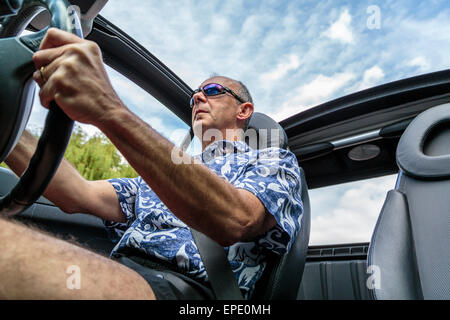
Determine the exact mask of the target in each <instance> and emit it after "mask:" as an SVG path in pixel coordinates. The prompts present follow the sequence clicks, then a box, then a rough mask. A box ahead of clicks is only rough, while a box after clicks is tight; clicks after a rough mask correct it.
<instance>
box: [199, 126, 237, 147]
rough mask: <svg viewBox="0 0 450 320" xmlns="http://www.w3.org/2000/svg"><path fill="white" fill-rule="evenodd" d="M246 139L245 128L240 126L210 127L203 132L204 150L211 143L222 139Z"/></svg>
mask: <svg viewBox="0 0 450 320" xmlns="http://www.w3.org/2000/svg"><path fill="white" fill-rule="evenodd" d="M243 139H244V130H242V129H239V128H233V129H223V130H219V129H209V130H206V131H205V132H204V133H203V139H200V140H201V141H202V151H203V150H205V149H206V147H207V146H209V145H210V144H211V143H213V142H215V141H220V140H227V141H242V140H243Z"/></svg>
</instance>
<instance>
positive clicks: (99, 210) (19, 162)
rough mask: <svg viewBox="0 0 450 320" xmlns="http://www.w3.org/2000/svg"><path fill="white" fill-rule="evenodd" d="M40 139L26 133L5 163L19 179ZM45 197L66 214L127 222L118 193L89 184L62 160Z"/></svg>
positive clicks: (102, 183)
mask: <svg viewBox="0 0 450 320" xmlns="http://www.w3.org/2000/svg"><path fill="white" fill-rule="evenodd" d="M36 145H37V139H36V138H35V137H34V136H33V135H32V134H31V133H29V132H28V131H24V133H23V135H22V137H21V138H20V140H19V143H18V144H17V145H16V147H15V148H14V150H13V151H12V152H11V154H10V155H9V156H8V158H7V159H6V160H5V162H6V164H7V165H8V166H9V167H10V168H11V170H12V171H14V173H16V175H18V176H19V177H20V176H21V175H22V173H23V172H24V171H25V169H26V168H27V166H28V163H29V162H30V159H31V157H32V156H33V153H34V150H35V149H36ZM44 196H45V197H46V198H47V199H49V200H50V201H52V202H53V203H54V204H55V205H56V206H58V207H59V208H60V209H61V210H63V211H64V212H67V213H77V212H83V213H90V214H93V215H96V216H98V217H100V218H102V219H106V220H110V221H119V222H124V221H125V215H124V214H123V212H122V210H121V208H120V205H119V201H118V199H117V195H116V192H115V190H114V188H113V186H112V185H111V184H110V183H109V182H108V181H88V180H86V179H84V178H83V177H82V176H81V175H80V174H79V173H78V171H77V170H76V169H75V168H74V167H73V166H72V164H70V163H69V162H68V161H67V160H65V159H63V160H62V161H61V164H60V166H59V168H58V170H57V171H56V173H55V175H54V177H53V179H52V180H51V182H50V184H49V185H48V187H47V189H46V190H45V192H44Z"/></svg>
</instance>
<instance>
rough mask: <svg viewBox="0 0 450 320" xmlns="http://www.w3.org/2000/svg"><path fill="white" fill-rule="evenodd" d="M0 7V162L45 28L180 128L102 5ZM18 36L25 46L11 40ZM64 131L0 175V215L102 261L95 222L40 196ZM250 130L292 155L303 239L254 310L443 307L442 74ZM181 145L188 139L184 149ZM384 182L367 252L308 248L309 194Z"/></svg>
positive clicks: (445, 105) (158, 71) (57, 122)
mask: <svg viewBox="0 0 450 320" xmlns="http://www.w3.org/2000/svg"><path fill="white" fill-rule="evenodd" d="M4 2H5V3H7V4H9V6H4V7H2V9H1V11H0V14H1V15H3V18H0V23H1V27H0V48H1V50H0V63H1V65H2V66H5V67H2V74H1V78H0V87H1V88H2V89H1V93H0V103H1V106H0V121H1V129H0V162H1V161H4V159H5V158H6V156H7V155H8V153H9V152H10V151H11V150H12V148H13V147H14V145H15V143H17V140H18V138H20V135H21V133H22V132H23V130H24V128H25V125H26V123H27V120H28V117H29V115H30V112H31V105H32V98H33V93H34V89H33V88H34V84H33V83H32V81H30V76H31V74H32V72H33V71H34V69H33V68H34V66H33V65H32V62H31V55H32V53H33V51H36V50H37V48H38V46H39V43H40V40H42V38H43V35H44V34H45V31H46V28H47V26H48V25H49V24H50V25H52V26H55V27H58V28H61V29H64V30H68V31H70V32H74V33H75V34H78V35H80V36H84V37H85V38H87V39H89V40H92V41H95V42H96V43H97V44H98V45H99V46H100V48H101V50H102V53H103V57H104V62H105V64H107V65H109V66H110V67H112V68H114V69H115V70H116V71H118V72H119V73H121V74H123V75H124V76H126V77H127V78H128V79H129V81H132V82H134V83H135V84H137V85H138V86H140V87H141V88H142V89H144V90H145V91H146V92H148V93H149V94H151V95H152V96H153V97H155V98H156V99H157V100H159V101H160V102H161V103H162V104H163V105H164V106H166V107H167V108H168V109H169V110H171V111H172V112H173V113H174V114H175V115H177V116H178V117H179V118H180V119H181V120H182V121H184V122H185V123H186V124H187V125H190V122H191V109H190V108H189V99H190V94H191V92H192V88H190V87H189V86H188V85H187V84H186V83H184V82H183V80H182V79H180V78H179V77H178V76H177V75H176V74H174V73H173V72H172V71H171V70H170V69H169V68H167V67H166V66H165V65H164V64H163V63H162V62H161V61H159V60H158V59H157V58H156V57H155V56H154V55H152V54H151V53H150V52H149V51H148V50H147V49H145V48H144V47H143V46H142V45H140V44H139V43H137V42H136V41H135V40H134V39H132V38H131V37H130V36H128V35H127V34H126V33H124V32H123V31H122V30H120V29H119V28H118V27H117V26H115V25H113V24H112V23H111V22H110V21H108V20H107V19H105V18H104V17H102V16H101V15H100V14H99V12H100V11H101V8H102V7H103V5H104V4H105V3H106V0H105V1H93V0H72V1H70V3H69V2H67V1H66V0H40V1H38V0H30V1H29V0H24V1H23V3H22V1H4ZM16 3H19V5H16ZM61 4H64V6H63V7H61ZM70 4H73V5H77V6H78V7H79V8H80V12H81V17H82V19H81V20H80V22H79V23H78V22H77V23H72V24H71V23H67V21H69V20H68V19H67V14H68V12H69V11H67V10H66V8H67V7H68V6H69V5H70ZM5 8H6V9H5ZM61 8H63V9H61ZM8 10H9V16H6V13H5V12H6V11H8ZM24 29H26V30H27V31H28V34H27V35H25V36H22V37H20V38H19V37H17V36H18V35H20V34H21V32H22V31H23V30H24ZM72 125H73V123H72V121H71V120H70V119H68V118H67V117H66V116H65V115H64V114H63V113H62V112H61V111H60V110H59V108H58V107H57V106H56V105H53V106H52V108H51V110H50V112H49V114H48V116H47V120H46V124H45V128H44V131H43V134H42V136H41V140H40V145H39V146H38V150H37V151H36V153H35V156H34V158H33V160H32V162H31V163H30V166H29V168H28V169H27V171H26V173H25V174H24V175H23V176H22V177H20V178H18V177H16V176H15V175H14V173H12V172H11V171H10V170H9V169H6V168H0V197H1V200H0V210H1V213H2V214H16V213H17V214H16V216H15V219H17V220H20V221H23V222H25V223H28V224H32V225H36V226H39V227H40V228H43V229H45V230H47V231H49V232H51V233H53V234H55V235H58V236H60V237H62V238H64V239H72V238H75V239H76V240H77V241H78V242H80V243H81V244H82V245H84V246H86V247H88V248H90V249H91V250H93V251H96V252H99V253H101V254H103V255H108V254H109V252H110V251H111V249H112V248H113V246H114V244H113V243H112V242H111V241H110V240H109V238H108V236H107V233H106V230H105V229H104V227H103V223H102V221H101V220H100V219H99V218H96V217H93V216H90V215H87V214H83V213H78V214H71V215H67V214H64V213H63V212H62V211H61V210H60V209H58V208H57V207H56V206H54V205H53V204H52V203H51V202H50V201H48V200H47V199H45V198H44V197H42V196H41V195H42V192H43V190H44V189H45V186H46V185H47V183H48V181H49V180H50V179H51V176H52V174H53V172H54V171H55V169H56V168H57V166H58V164H59V161H60V159H61V157H62V155H63V154H64V150H65V147H66V145H67V143H68V140H69V139H70V133H71V129H72ZM249 128H251V129H256V130H259V129H279V130H280V132H282V134H280V135H279V137H277V138H278V139H280V140H279V141H278V143H279V144H280V145H281V146H282V147H283V148H288V149H289V150H290V151H292V152H293V153H294V154H295V155H296V157H297V159H298V162H299V165H300V167H301V168H302V170H301V173H302V182H303V184H302V199H303V202H304V215H303V220H302V232H301V233H300V235H299V236H298V237H297V239H296V241H295V244H294V246H293V248H292V250H291V251H290V252H289V253H288V254H287V255H285V256H283V257H282V258H281V259H280V258H279V257H274V258H273V261H272V263H271V264H270V265H269V266H268V268H267V270H266V271H265V273H264V275H263V278H262V279H261V280H260V281H259V282H258V283H257V287H256V294H255V298H254V299H255V300H261V299H268V300H277V299H278V300H285V299H286V300H287V299H289V300H296V299H297V300H327V299H349V300H369V299H450V269H449V267H448V266H449V265H450V251H449V243H450V228H449V221H450V220H449V219H450V209H449V208H450V180H449V179H450V70H443V71H439V72H433V73H428V74H423V75H420V76H415V77H411V78H407V79H402V80H398V81H395V82H390V83H386V84H383V85H380V86H376V87H372V88H369V89H365V90H362V91H359V92H356V93H353V94H350V95H347V96H343V97H341V98H338V99H334V100H332V101H329V102H326V103H323V104H321V105H318V106H315V107H314V108H311V109H308V110H306V111H303V112H300V113H298V114H296V115H294V116H291V117H289V118H287V119H285V120H282V121H281V122H279V123H278V122H276V121H275V120H273V119H271V118H270V117H268V116H267V115H264V114H261V113H258V114H255V116H254V117H253V118H252V121H251V122H250V125H249ZM266 138H267V139H268V141H269V142H273V141H272V140H273V139H272V138H271V137H270V136H269V137H266ZM189 142H190V137H187V138H186V140H185V142H184V143H185V144H189ZM55 150H56V151H55ZM388 174H397V175H398V178H397V183H396V185H395V187H394V186H393V190H391V191H389V192H388V193H387V195H386V201H385V203H384V206H383V208H382V210H381V212H380V215H379V218H378V221H377V224H376V227H375V230H374V233H373V236H372V240H371V242H370V243H348V244H338V245H332V244H330V245H320V246H317V245H316V246H311V245H310V246H308V242H309V232H310V220H311V216H314V212H315V211H314V207H310V203H309V197H308V190H311V189H316V188H322V187H325V186H332V185H337V184H341V183H345V182H351V181H359V180H364V179H368V178H373V177H382V176H385V175H388ZM212 265H213V266H212V267H211V268H214V264H212ZM207 270H208V273H209V272H210V269H208V267H207ZM211 272H214V271H213V270H212V271H211ZM376 276H378V278H377V277H376ZM219 282H220V279H219Z"/></svg>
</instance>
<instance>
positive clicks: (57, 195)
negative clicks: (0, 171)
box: [5, 131, 81, 212]
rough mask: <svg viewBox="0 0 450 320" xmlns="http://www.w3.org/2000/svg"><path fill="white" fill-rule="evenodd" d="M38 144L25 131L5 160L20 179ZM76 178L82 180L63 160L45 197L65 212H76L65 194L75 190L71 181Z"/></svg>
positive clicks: (34, 138)
mask: <svg viewBox="0 0 450 320" xmlns="http://www.w3.org/2000/svg"><path fill="white" fill-rule="evenodd" d="M37 142H38V140H37V139H36V137H34V136H33V135H32V134H31V133H29V132H28V131H24V133H23V135H22V137H21V139H20V140H19V142H18V144H17V145H16V147H15V148H14V150H13V151H12V152H11V154H10V155H9V156H8V158H7V159H6V160H5V162H6V164H7V165H8V166H9V168H11V170H12V171H14V173H15V174H16V175H17V176H19V177H20V176H21V175H22V174H23V173H24V171H25V170H26V168H27V167H28V164H29V162H30V159H31V157H32V156H33V154H34V151H35V150H36V146H37ZM74 178H75V179H80V178H81V176H80V175H79V173H78V172H77V171H76V170H75V168H73V166H72V165H71V164H70V163H69V162H68V161H66V160H64V159H63V160H62V161H61V164H60V167H59V168H58V170H57V171H56V173H55V175H54V177H53V179H52V180H51V182H50V183H49V185H48V186H47V189H46V190H45V192H44V196H45V197H46V198H47V199H49V200H50V201H52V202H53V203H54V204H55V205H57V206H58V207H60V208H61V209H62V210H64V211H68V212H71V211H76V208H71V207H70V206H71V205H73V202H72V201H69V199H66V198H67V197H66V196H65V194H68V193H69V192H68V191H69V190H67V189H73V187H72V188H71V185H70V184H71V183H70V181H71V180H72V181H73V179H74Z"/></svg>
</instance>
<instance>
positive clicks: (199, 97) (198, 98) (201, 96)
mask: <svg viewBox="0 0 450 320" xmlns="http://www.w3.org/2000/svg"><path fill="white" fill-rule="evenodd" d="M199 101H200V102H206V97H205V95H204V94H203V92H202V91H201V90H199V91H198V92H196V93H194V95H193V96H192V98H191V108H192V109H194V106H195V105H196V104H198V102H199Z"/></svg>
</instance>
